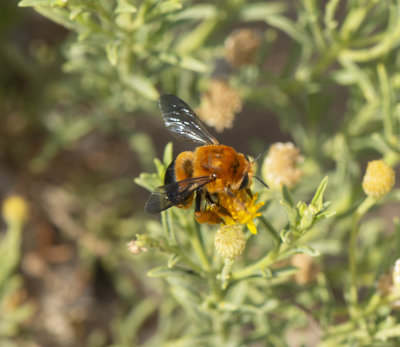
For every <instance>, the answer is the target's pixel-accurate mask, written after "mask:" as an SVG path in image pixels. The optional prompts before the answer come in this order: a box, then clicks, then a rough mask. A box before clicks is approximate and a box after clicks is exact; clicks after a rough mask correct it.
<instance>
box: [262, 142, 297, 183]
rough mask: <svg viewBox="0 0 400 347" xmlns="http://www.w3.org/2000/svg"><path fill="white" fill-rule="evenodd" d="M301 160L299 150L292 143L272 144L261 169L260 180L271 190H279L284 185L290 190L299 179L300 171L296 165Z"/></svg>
mask: <svg viewBox="0 0 400 347" xmlns="http://www.w3.org/2000/svg"><path fill="white" fill-rule="evenodd" d="M302 160H303V157H302V156H301V154H300V149H299V148H297V147H296V146H295V145H294V144H293V143H291V142H286V143H281V142H277V143H275V144H273V145H272V146H271V147H270V149H269V152H268V155H267V156H266V157H265V159H264V162H263V164H262V167H261V175H262V178H263V179H264V180H265V181H266V182H267V183H268V184H269V185H271V187H272V188H274V187H275V188H280V187H282V186H283V185H284V184H285V185H286V186H287V187H289V188H291V187H293V186H294V185H296V183H297V182H298V181H299V180H300V179H301V176H302V171H301V170H300V169H298V168H297V164H298V163H300V162H301V161H302Z"/></svg>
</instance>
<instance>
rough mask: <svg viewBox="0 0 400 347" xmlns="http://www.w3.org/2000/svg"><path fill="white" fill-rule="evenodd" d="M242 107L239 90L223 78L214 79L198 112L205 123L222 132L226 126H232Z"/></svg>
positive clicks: (203, 97) (202, 99)
mask: <svg viewBox="0 0 400 347" xmlns="http://www.w3.org/2000/svg"><path fill="white" fill-rule="evenodd" d="M241 109H242V98H241V96H240V93H239V91H237V90H236V89H233V88H232V87H230V85H229V84H228V83H227V82H226V81H224V80H222V79H213V80H211V82H210V88H209V91H208V92H207V93H205V94H204V95H203V96H202V98H201V103H200V107H199V108H198V109H197V114H198V115H199V117H200V119H201V120H202V121H203V122H204V123H206V124H207V125H208V126H210V127H214V128H215V130H217V131H218V132H221V131H222V130H224V129H225V128H232V125H233V121H234V119H235V114H236V113H238V112H240V110H241Z"/></svg>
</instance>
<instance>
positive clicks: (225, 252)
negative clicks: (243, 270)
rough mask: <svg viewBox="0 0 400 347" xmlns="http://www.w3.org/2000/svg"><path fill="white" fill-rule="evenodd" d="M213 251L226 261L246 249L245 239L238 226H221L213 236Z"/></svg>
mask: <svg viewBox="0 0 400 347" xmlns="http://www.w3.org/2000/svg"><path fill="white" fill-rule="evenodd" d="M214 244H215V249H216V250H217V252H218V253H219V254H220V255H221V256H223V257H224V258H227V259H235V258H237V257H238V256H239V255H241V254H242V253H243V251H244V249H245V247H246V238H245V236H244V232H243V230H242V228H241V227H240V226H239V225H236V224H233V225H222V226H221V227H220V228H219V229H218V231H217V233H216V234H215V240H214Z"/></svg>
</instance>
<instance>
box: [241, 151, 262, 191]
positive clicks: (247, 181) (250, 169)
mask: <svg viewBox="0 0 400 347" xmlns="http://www.w3.org/2000/svg"><path fill="white" fill-rule="evenodd" d="M244 157H245V158H246V160H247V162H248V164H249V165H248V170H247V171H246V172H245V173H244V175H243V179H242V182H241V183H240V187H239V190H241V189H246V188H248V187H249V185H250V184H251V178H252V177H254V178H255V179H257V181H259V182H260V183H261V184H263V185H264V186H265V187H267V189H269V187H268V185H267V184H266V183H265V182H264V181H263V180H262V179H261V178H259V177H257V176H253V164H254V162H255V161H257V160H258V159H260V158H261V154H259V155H258V156H257V157H256V158H255V159H254V160H250V159H249V157H248V156H247V155H246V154H245V155H244Z"/></svg>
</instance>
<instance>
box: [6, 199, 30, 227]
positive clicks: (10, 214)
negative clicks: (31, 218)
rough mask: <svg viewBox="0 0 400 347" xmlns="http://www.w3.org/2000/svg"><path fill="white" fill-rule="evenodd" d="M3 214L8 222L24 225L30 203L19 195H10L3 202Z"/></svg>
mask: <svg viewBox="0 0 400 347" xmlns="http://www.w3.org/2000/svg"><path fill="white" fill-rule="evenodd" d="M2 214H3V218H4V220H5V221H6V222H7V224H13V225H22V224H24V223H25V221H26V219H27V218H28V205H27V203H26V201H25V199H24V198H22V197H20V196H18V195H12V196H9V197H8V198H7V199H6V200H5V201H4V202H3V208H2Z"/></svg>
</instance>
